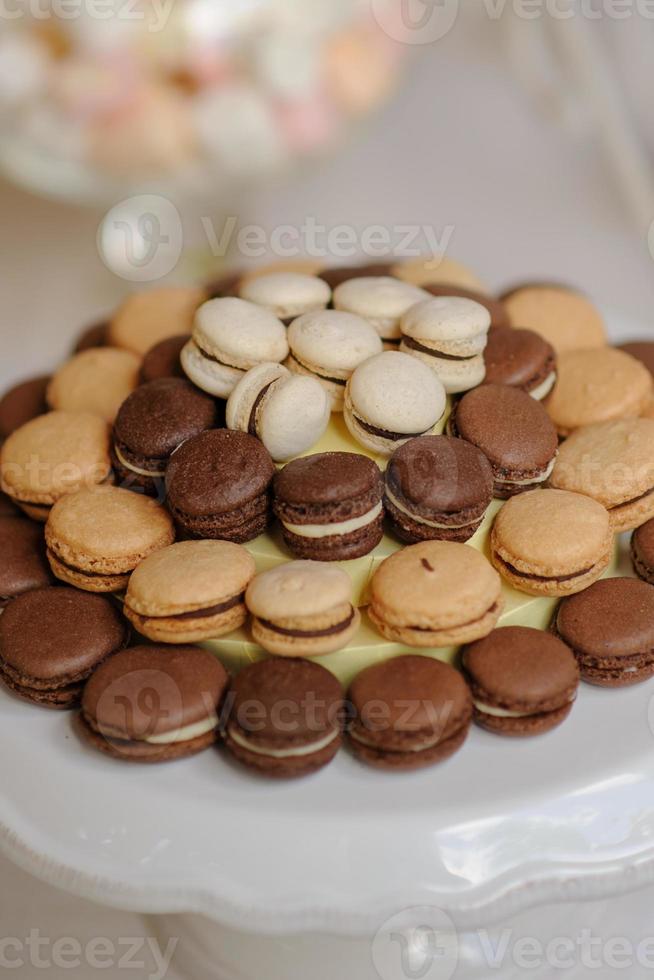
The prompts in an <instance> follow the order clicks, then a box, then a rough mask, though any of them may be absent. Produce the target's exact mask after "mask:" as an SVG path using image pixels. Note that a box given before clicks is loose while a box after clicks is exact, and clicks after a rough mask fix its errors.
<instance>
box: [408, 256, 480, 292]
mask: <svg viewBox="0 0 654 980" xmlns="http://www.w3.org/2000/svg"><path fill="white" fill-rule="evenodd" d="M391 275H392V276H395V277H396V278H397V279H401V280H402V281H403V282H410V283H412V284H413V285H414V286H438V285H440V284H441V283H445V284H447V285H448V286H460V287H461V288H462V289H475V290H479V291H480V292H484V291H485V289H486V286H485V285H484V283H483V282H482V281H481V279H480V278H479V276H478V275H477V274H476V273H475V272H473V271H472V269H469V268H468V266H466V265H464V264H463V263H462V262H457V261H456V259H450V258H448V257H447V256H446V255H423V256H421V257H420V258H417V259H405V260H404V261H403V262H397V263H396V264H395V265H394V266H393V267H392V268H391Z"/></svg>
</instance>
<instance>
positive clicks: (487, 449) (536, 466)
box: [447, 385, 558, 499]
mask: <svg viewBox="0 0 654 980" xmlns="http://www.w3.org/2000/svg"><path fill="white" fill-rule="evenodd" d="M447 430H448V433H449V434H450V435H451V436H459V437H460V438H461V439H466V440H467V441H468V442H471V443H472V444H473V445H474V446H477V448H478V449H480V450H481V451H482V452H483V453H484V455H485V456H486V457H487V458H488V460H489V461H490V464H491V466H492V468H493V478H494V494H495V496H496V497H499V498H500V499H506V498H507V497H511V496H513V495H514V494H517V493H524V492H525V490H532V489H533V488H534V487H536V486H538V485H540V484H542V483H544V482H545V481H546V480H547V479H548V478H549V476H550V474H551V472H552V470H553V469H554V463H555V461H556V455H557V451H558V439H557V435H556V429H555V428H554V426H553V424H552V422H551V420H550V418H549V416H548V414H547V412H546V411H545V409H544V408H543V406H542V405H541V404H540V402H538V401H536V400H535V399H533V398H530V397H529V395H527V394H526V393H525V392H524V391H520V390H519V389H518V388H509V387H508V386H506V385H482V387H481V388H475V389H474V391H469V392H468V393H467V394H465V395H464V396H463V398H462V399H461V401H460V402H458V403H457V404H456V405H455V407H454V410H453V411H452V414H451V416H450V418H449V420H448V429H447Z"/></svg>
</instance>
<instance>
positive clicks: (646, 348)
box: [618, 340, 654, 419]
mask: <svg viewBox="0 0 654 980" xmlns="http://www.w3.org/2000/svg"><path fill="white" fill-rule="evenodd" d="M618 350H621V351H624V353H625V354H629V355H630V356H631V357H635V358H636V360H637V361H640V363H641V364H642V365H644V367H646V368H647V370H648V371H649V373H650V374H651V376H652V379H653V380H654V340H632V341H629V343H626V344H620V345H619V347H618ZM642 414H643V415H644V416H645V417H646V418H648V419H654V391H653V392H652V397H651V398H650V400H649V404H648V405H647V408H645V409H644V411H643V412H642Z"/></svg>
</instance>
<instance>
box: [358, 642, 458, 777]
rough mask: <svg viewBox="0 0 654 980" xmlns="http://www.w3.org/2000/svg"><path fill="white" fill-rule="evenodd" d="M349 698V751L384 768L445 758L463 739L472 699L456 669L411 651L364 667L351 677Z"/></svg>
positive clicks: (402, 767) (403, 767)
mask: <svg viewBox="0 0 654 980" xmlns="http://www.w3.org/2000/svg"><path fill="white" fill-rule="evenodd" d="M348 700H349V702H350V703H351V705H352V709H353V711H354V719H353V721H352V723H351V725H350V728H349V738H348V742H349V745H350V747H351V749H352V751H353V752H354V754H355V755H356V756H357V758H359V759H360V760H361V761H362V762H366V763H368V765H371V766H376V767H377V768H379V769H387V770H389V771H393V770H398V771H400V770H408V769H419V768H421V767H423V766H430V765H433V764H435V763H436V762H442V761H443V760H444V759H447V758H449V756H451V755H453V754H454V753H455V752H456V751H457V750H458V749H460V748H461V746H462V745H463V743H464V742H465V739H466V736H467V734H468V731H469V728H470V721H471V718H472V698H471V697H470V691H469V690H468V686H467V684H466V682H465V680H464V679H463V677H462V676H461V674H460V673H459V671H458V670H455V669H454V667H450V665H449V664H445V663H442V662H441V661H440V660H432V659H431V658H430V657H421V656H417V655H414V654H409V655H407V656H402V657H393V658H392V659H391V660H386V661H384V662H383V663H380V664H373V665H372V666H371V667H367V668H366V669H365V670H363V671H362V672H361V673H360V674H359V675H358V676H357V677H356V678H355V679H354V681H353V683H352V685H351V687H350V690H349V693H348Z"/></svg>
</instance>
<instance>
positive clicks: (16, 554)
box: [0, 514, 53, 609]
mask: <svg viewBox="0 0 654 980" xmlns="http://www.w3.org/2000/svg"><path fill="white" fill-rule="evenodd" d="M0 554H2V562H0V609H2V607H3V605H4V604H5V602H6V601H7V600H9V599H11V598H13V597H14V596H17V595H20V594H21V593H23V592H29V591H31V590H32V589H38V588H42V587H43V586H46V585H50V584H51V583H52V582H53V577H52V573H51V571H50V566H49V565H48V561H47V558H46V556H45V540H44V537H43V527H42V526H41V525H40V524H35V523H33V522H32V521H26V520H25V519H24V518H22V517H19V516H18V514H16V515H15V516H0Z"/></svg>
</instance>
